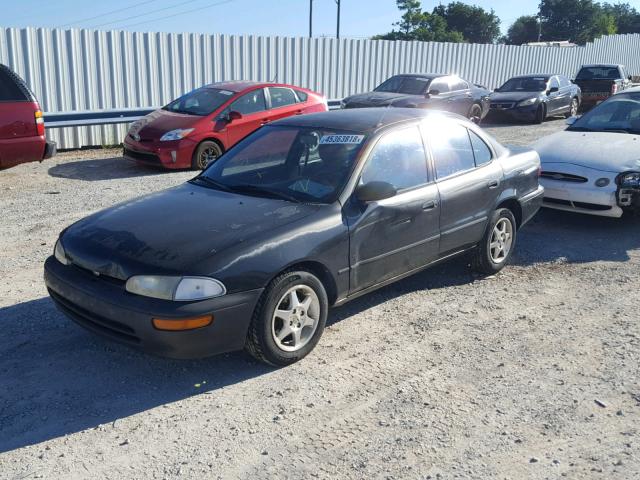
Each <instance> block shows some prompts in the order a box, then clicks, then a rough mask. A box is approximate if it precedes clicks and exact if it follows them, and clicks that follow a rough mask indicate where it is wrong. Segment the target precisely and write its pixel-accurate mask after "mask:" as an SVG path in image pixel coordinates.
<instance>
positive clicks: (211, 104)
mask: <svg viewBox="0 0 640 480" xmlns="http://www.w3.org/2000/svg"><path fill="white" fill-rule="evenodd" d="M234 95H235V92H232V91H230V90H221V89H218V88H208V87H204V88H199V89H197V90H194V91H193V92H189V93H187V94H186V95H183V96H182V97H180V98H178V99H177V100H174V101H173V102H171V103H170V104H169V105H167V106H166V107H163V110H167V111H169V112H175V113H186V114H188V115H200V116H206V115H211V114H212V113H213V112H215V111H216V110H217V109H218V108H220V107H221V106H222V104H224V103H225V102H226V101H227V100H229V99H231V98H232V97H233V96H234Z"/></svg>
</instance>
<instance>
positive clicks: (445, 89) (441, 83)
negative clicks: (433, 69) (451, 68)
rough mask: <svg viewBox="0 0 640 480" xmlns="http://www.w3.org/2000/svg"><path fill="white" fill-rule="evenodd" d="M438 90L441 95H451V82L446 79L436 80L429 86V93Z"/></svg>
mask: <svg viewBox="0 0 640 480" xmlns="http://www.w3.org/2000/svg"><path fill="white" fill-rule="evenodd" d="M433 90H437V91H438V92H439V93H449V91H450V88H449V82H448V81H447V79H446V78H436V79H435V80H434V81H433V82H431V85H430V86H429V91H433Z"/></svg>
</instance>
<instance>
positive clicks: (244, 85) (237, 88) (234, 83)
mask: <svg viewBox="0 0 640 480" xmlns="http://www.w3.org/2000/svg"><path fill="white" fill-rule="evenodd" d="M255 87H287V88H297V89H299V90H306V89H303V88H301V87H295V86H293V85H287V84H284V83H273V82H254V81H250V80H230V81H226V82H214V83H210V84H209V85H205V86H204V88H219V89H221V90H229V91H231V92H236V93H237V92H243V91H244V90H247V89H250V88H255Z"/></svg>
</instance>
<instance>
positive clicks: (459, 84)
mask: <svg viewBox="0 0 640 480" xmlns="http://www.w3.org/2000/svg"><path fill="white" fill-rule="evenodd" d="M450 85H451V91H452V92H457V91H460V90H467V89H468V88H469V84H468V83H467V82H465V81H464V80H462V79H461V78H453V79H452V80H451V83H450Z"/></svg>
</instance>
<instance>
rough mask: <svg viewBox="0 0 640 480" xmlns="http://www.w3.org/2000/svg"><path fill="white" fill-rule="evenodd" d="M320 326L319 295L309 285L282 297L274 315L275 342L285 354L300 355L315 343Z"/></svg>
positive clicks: (296, 287) (292, 288)
mask: <svg viewBox="0 0 640 480" xmlns="http://www.w3.org/2000/svg"><path fill="white" fill-rule="evenodd" d="M319 322H320V300H319V299H318V295H317V294H316V292H315V291H314V290H313V289H312V288H311V287H309V286H307V285H295V286H293V287H291V288H290V289H289V290H287V291H286V292H285V294H284V295H282V297H280V300H279V301H278V303H277V305H276V309H275V311H274V312H273V316H272V318H271V335H272V337H273V341H274V342H275V344H276V345H277V346H278V348H280V349H281V350H284V351H285V352H296V351H298V350H300V349H301V348H303V347H304V346H305V345H307V344H308V343H309V342H310V341H311V339H312V338H313V335H314V334H315V333H316V330H317V329H318V323H319Z"/></svg>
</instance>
